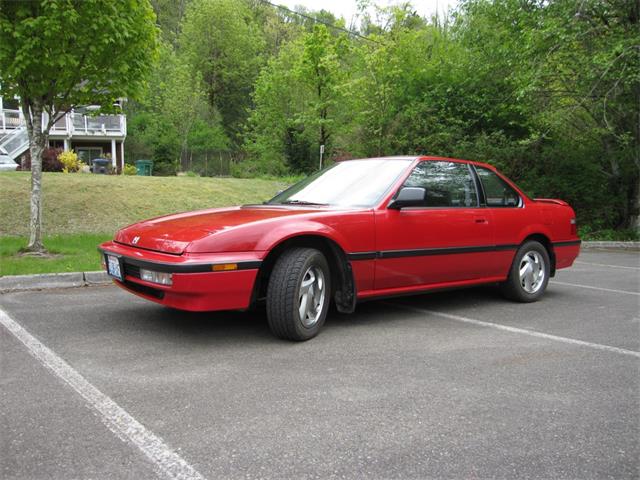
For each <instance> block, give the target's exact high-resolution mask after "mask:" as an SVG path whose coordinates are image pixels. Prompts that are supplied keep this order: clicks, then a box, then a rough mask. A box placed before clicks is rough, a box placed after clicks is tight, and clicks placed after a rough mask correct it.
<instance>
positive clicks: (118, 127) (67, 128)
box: [0, 109, 127, 138]
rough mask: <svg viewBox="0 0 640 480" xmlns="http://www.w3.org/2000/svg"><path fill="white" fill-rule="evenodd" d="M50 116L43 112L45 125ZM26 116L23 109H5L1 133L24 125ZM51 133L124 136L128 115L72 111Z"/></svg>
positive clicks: (1, 116) (0, 119)
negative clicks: (90, 113)
mask: <svg viewBox="0 0 640 480" xmlns="http://www.w3.org/2000/svg"><path fill="white" fill-rule="evenodd" d="M48 120H49V117H48V115H47V114H46V113H43V114H42V124H43V126H44V125H46V124H47V122H48ZM24 126H25V122H24V117H23V116H22V111H21V110H9V109H3V110H2V112H1V113H0V134H5V133H9V132H11V131H13V130H15V129H17V128H20V127H24ZM49 133H50V135H64V136H67V137H69V138H72V137H73V136H104V137H124V136H126V134H127V117H126V116H125V115H95V116H92V115H84V114H82V113H76V112H70V113H67V114H66V115H65V116H64V117H62V118H60V119H59V120H58V121H56V123H55V124H54V125H53V127H51V130H50V132H49Z"/></svg>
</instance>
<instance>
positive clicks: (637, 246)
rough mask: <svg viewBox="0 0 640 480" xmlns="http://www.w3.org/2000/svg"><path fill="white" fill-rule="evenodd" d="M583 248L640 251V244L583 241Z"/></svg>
mask: <svg viewBox="0 0 640 480" xmlns="http://www.w3.org/2000/svg"><path fill="white" fill-rule="evenodd" d="M582 248H586V249H590V248H613V249H616V250H640V242H600V241H586V242H585V241H583V242H582Z"/></svg>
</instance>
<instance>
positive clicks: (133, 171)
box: [124, 163, 137, 175]
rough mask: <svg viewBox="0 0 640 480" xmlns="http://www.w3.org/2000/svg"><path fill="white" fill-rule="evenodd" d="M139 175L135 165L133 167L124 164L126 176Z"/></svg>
mask: <svg viewBox="0 0 640 480" xmlns="http://www.w3.org/2000/svg"><path fill="white" fill-rule="evenodd" d="M136 173H137V170H136V167H135V165H131V164H130V163H125V164H124V174H125V175H135V174H136Z"/></svg>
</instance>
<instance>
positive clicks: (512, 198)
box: [476, 167, 520, 207]
mask: <svg viewBox="0 0 640 480" xmlns="http://www.w3.org/2000/svg"><path fill="white" fill-rule="evenodd" d="M476 172H477V173H478V177H479V178H480V181H481V182H482V188H484V196H485V201H486V203H487V207H517V206H519V205H520V195H518V192H516V191H515V190H514V189H513V188H511V186H510V185H509V184H508V183H507V182H505V181H504V180H503V179H501V178H500V177H499V176H498V175H496V174H495V172H492V171H491V170H489V169H488V168H483V167H476Z"/></svg>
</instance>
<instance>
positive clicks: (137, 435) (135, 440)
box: [0, 309, 205, 480]
mask: <svg viewBox="0 0 640 480" xmlns="http://www.w3.org/2000/svg"><path fill="white" fill-rule="evenodd" d="M0 323H1V324H2V325H3V326H4V327H5V328H6V329H7V330H8V331H9V332H11V333H12V334H13V335H14V336H15V337H16V338H17V339H18V340H20V341H21V342H22V343H23V344H24V345H25V346H26V347H27V350H29V353H30V354H31V355H33V357H35V358H36V359H37V360H38V361H39V362H40V363H41V364H42V365H44V366H45V367H46V368H48V369H49V370H50V371H51V372H53V373H54V374H55V375H56V376H58V377H59V378H60V379H62V380H63V381H65V382H66V383H67V384H68V385H69V386H70V387H71V388H73V389H74V390H75V391H76V392H77V393H79V394H80V395H81V396H82V398H84V399H85V401H86V402H87V404H88V406H89V407H91V408H93V409H94V410H96V411H97V412H98V414H99V415H100V418H101V419H102V421H103V423H104V424H105V425H106V426H107V428H109V430H111V431H112V432H113V433H114V434H115V435H116V436H117V437H118V438H120V439H121V440H123V441H128V442H130V443H131V444H133V445H134V446H136V447H138V448H139V449H140V450H141V451H142V453H144V454H145V455H146V457H147V458H148V459H149V460H151V462H152V463H153V464H154V465H155V467H156V469H158V470H159V471H160V472H161V473H163V474H165V475H166V476H167V477H168V478H171V479H175V480H204V479H205V477H203V476H202V475H201V474H200V473H199V472H198V471H197V470H196V469H195V468H193V467H192V466H191V465H189V464H188V463H187V462H186V461H185V460H184V459H183V458H182V457H181V456H180V455H178V454H177V453H175V452H174V451H173V450H172V449H171V448H170V447H169V446H168V445H167V444H166V443H164V441H163V440H162V439H161V438H160V437H158V436H157V435H155V434H154V433H153V432H151V431H149V430H147V429H146V428H145V427H144V425H142V424H141V423H140V422H138V421H137V420H136V419H135V418H133V417H132V416H131V415H129V414H128V413H127V412H126V411H125V410H124V409H123V408H122V407H120V406H119V405H118V404H117V403H115V402H114V401H113V400H111V398H109V397H108V396H106V395H105V394H104V393H102V392H101V391H100V390H98V389H97V388H96V387H94V386H93V385H92V384H90V383H89V382H88V381H87V380H86V379H85V378H84V377H83V376H82V375H80V373H78V372H77V371H76V370H74V369H73V367H71V365H69V364H68V363H67V362H65V361H64V360H63V359H62V358H60V357H59V356H58V355H56V354H55V353H54V352H53V351H52V350H50V349H49V348H47V347H46V346H45V345H43V344H42V343H41V342H40V341H39V340H38V339H37V338H35V337H34V336H33V335H31V334H30V333H29V332H27V331H26V330H25V329H24V328H23V327H22V326H20V325H19V324H18V323H17V322H16V321H15V320H14V319H12V318H11V317H10V316H9V315H8V314H7V313H6V312H4V311H3V310H2V309H0Z"/></svg>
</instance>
